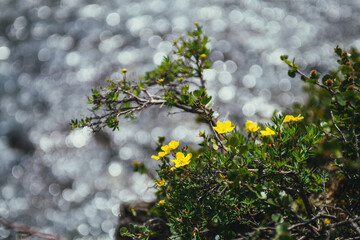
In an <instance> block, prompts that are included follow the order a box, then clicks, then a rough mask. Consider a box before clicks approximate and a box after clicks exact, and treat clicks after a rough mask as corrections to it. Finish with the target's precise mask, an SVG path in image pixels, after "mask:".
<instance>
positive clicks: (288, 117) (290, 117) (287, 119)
mask: <svg viewBox="0 0 360 240" xmlns="http://www.w3.org/2000/svg"><path fill="white" fill-rule="evenodd" d="M301 119H304V117H303V116H301V114H299V115H298V116H297V117H294V116H293V115H286V116H285V118H284V121H283V122H284V123H288V122H297V121H299V120H301Z"/></svg>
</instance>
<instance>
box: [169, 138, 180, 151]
mask: <svg viewBox="0 0 360 240" xmlns="http://www.w3.org/2000/svg"><path fill="white" fill-rule="evenodd" d="M179 142H180V140H178V141H175V140H172V141H171V142H170V143H169V145H168V146H169V148H170V150H175V149H177V147H178V146H179Z"/></svg>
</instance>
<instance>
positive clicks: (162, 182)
mask: <svg viewBox="0 0 360 240" xmlns="http://www.w3.org/2000/svg"><path fill="white" fill-rule="evenodd" d="M156 184H157V185H158V186H159V187H161V186H164V185H165V179H161V180H158V181H156Z"/></svg>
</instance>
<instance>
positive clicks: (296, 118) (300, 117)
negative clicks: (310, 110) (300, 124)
mask: <svg viewBox="0 0 360 240" xmlns="http://www.w3.org/2000/svg"><path fill="white" fill-rule="evenodd" d="M301 119H304V117H303V116H301V114H299V115H298V116H297V117H294V119H293V121H294V122H297V121H299V120H301Z"/></svg>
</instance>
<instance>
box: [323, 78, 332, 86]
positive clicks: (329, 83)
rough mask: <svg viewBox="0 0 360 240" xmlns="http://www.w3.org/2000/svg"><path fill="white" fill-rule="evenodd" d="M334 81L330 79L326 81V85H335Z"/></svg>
mask: <svg viewBox="0 0 360 240" xmlns="http://www.w3.org/2000/svg"><path fill="white" fill-rule="evenodd" d="M333 83H334V81H333V80H332V79H330V78H329V79H328V80H326V81H325V85H326V86H328V87H331V86H332V85H333Z"/></svg>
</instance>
